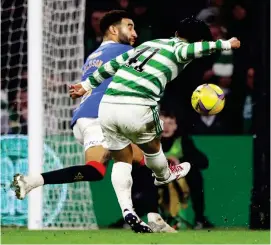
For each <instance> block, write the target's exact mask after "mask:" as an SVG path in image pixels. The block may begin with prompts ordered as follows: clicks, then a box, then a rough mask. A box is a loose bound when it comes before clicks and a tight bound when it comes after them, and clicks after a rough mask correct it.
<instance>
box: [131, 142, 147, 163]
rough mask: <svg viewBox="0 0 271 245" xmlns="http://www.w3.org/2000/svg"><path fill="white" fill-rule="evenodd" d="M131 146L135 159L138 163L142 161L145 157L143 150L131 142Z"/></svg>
mask: <svg viewBox="0 0 271 245" xmlns="http://www.w3.org/2000/svg"><path fill="white" fill-rule="evenodd" d="M131 146H132V149H133V161H134V162H138V163H139V162H141V161H142V159H143V157H144V154H143V152H142V150H141V149H140V148H139V147H138V146H137V145H135V144H131Z"/></svg>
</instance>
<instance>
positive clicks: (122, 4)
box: [116, 0, 132, 13]
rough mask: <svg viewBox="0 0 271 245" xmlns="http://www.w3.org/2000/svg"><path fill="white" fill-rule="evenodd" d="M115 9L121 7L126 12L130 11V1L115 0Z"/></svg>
mask: <svg viewBox="0 0 271 245" xmlns="http://www.w3.org/2000/svg"><path fill="white" fill-rule="evenodd" d="M116 2H117V4H116V9H122V10H125V11H127V12H130V13H131V12H132V3H131V1H130V0H116Z"/></svg>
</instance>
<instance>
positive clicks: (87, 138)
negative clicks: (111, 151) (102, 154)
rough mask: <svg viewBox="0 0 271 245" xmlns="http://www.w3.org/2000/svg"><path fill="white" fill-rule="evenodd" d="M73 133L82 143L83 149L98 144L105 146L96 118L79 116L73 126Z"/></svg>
mask: <svg viewBox="0 0 271 245" xmlns="http://www.w3.org/2000/svg"><path fill="white" fill-rule="evenodd" d="M73 135H74V137H75V138H76V139H77V141H78V142H79V143H80V144H82V145H84V148H85V151H86V150H87V149H88V148H90V147H94V146H99V145H104V146H105V147H106V144H105V142H104V137H103V132H102V129H101V126H100V122H99V119H98V118H79V119H78V120H77V121H76V123H75V125H74V127H73Z"/></svg>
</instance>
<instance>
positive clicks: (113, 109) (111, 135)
mask: <svg viewBox="0 0 271 245" xmlns="http://www.w3.org/2000/svg"><path fill="white" fill-rule="evenodd" d="M99 119H100V125H101V128H102V130H103V135H104V139H105V142H106V144H107V148H108V149H109V150H121V149H123V148H125V147H126V146H127V145H129V144H130V143H134V144H144V143H147V142H149V141H151V140H153V139H154V138H156V137H159V136H160V135H161V133H162V131H163V122H162V121H161V120H160V119H159V113H158V109H157V107H151V106H143V105H130V104H110V103H106V102H102V103H101V104H100V108H99Z"/></svg>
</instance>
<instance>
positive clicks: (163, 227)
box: [147, 213, 177, 233]
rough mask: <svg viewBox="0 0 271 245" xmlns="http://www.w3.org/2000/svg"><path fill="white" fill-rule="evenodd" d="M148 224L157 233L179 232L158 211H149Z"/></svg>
mask: <svg viewBox="0 0 271 245" xmlns="http://www.w3.org/2000/svg"><path fill="white" fill-rule="evenodd" d="M147 217H148V225H149V226H150V227H151V229H152V231H153V232H155V233H177V231H176V230H175V229H174V228H172V227H171V226H169V225H168V224H167V223H166V222H165V221H164V220H163V218H162V217H161V215H160V214H158V213H148V216H147Z"/></svg>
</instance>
